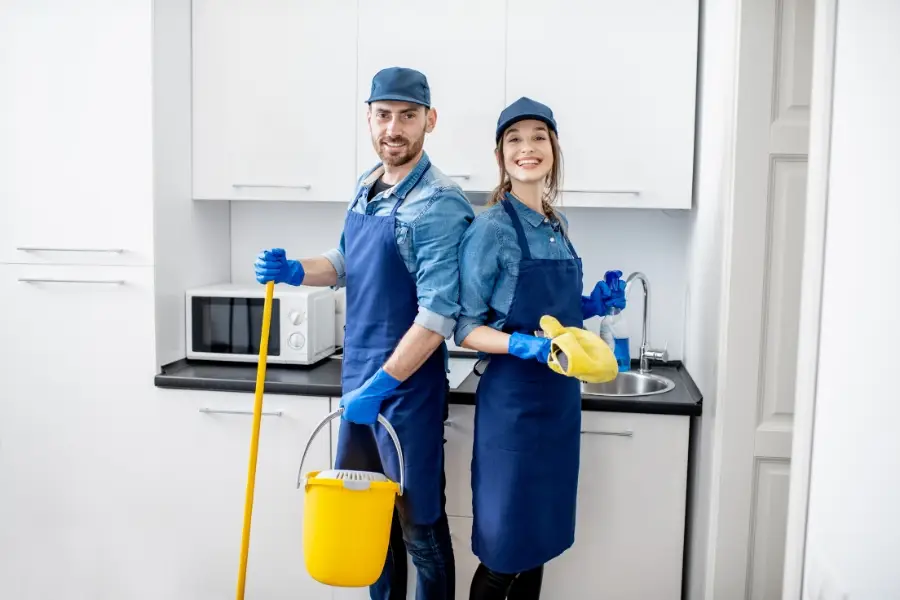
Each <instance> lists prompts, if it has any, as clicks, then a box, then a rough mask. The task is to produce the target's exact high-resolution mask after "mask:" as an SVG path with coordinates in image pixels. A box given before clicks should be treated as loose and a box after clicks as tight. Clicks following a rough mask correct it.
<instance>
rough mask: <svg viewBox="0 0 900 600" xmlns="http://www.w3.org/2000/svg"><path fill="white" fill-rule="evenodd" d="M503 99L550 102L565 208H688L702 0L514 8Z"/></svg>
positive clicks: (534, 2) (525, 0)
mask: <svg viewBox="0 0 900 600" xmlns="http://www.w3.org/2000/svg"><path fill="white" fill-rule="evenodd" d="M508 11H509V13H508V21H507V25H508V32H507V45H506V55H507V61H506V71H505V73H506V100H507V102H512V101H514V100H516V99H517V98H519V97H521V96H529V97H531V98H533V99H535V100H538V101H540V102H543V103H545V104H547V105H548V106H550V107H551V108H552V109H553V111H554V114H555V117H556V120H557V123H558V124H559V128H560V144H561V146H562V153H563V156H564V163H565V173H564V178H563V186H562V187H563V190H564V194H563V203H564V204H565V205H568V206H627V207H639V208H690V206H691V193H692V183H693V159H694V158H693V157H694V101H695V86H696V72H697V43H698V31H697V29H698V15H699V12H698V11H699V8H698V0H636V1H633V2H615V1H614V0H597V1H595V2H589V3H588V2H562V3H559V2H556V3H552V2H544V1H543V0H517V1H516V2H510V3H509V6H508Z"/></svg>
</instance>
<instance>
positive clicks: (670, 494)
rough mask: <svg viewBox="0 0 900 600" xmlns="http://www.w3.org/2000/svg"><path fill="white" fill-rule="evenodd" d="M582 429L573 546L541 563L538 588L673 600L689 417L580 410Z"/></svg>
mask: <svg viewBox="0 0 900 600" xmlns="http://www.w3.org/2000/svg"><path fill="white" fill-rule="evenodd" d="M582 431H583V433H582V439H581V448H582V450H581V471H580V479H579V491H578V517H577V518H578V521H577V526H576V536H575V545H574V546H573V547H572V548H570V549H569V551H567V552H566V553H564V554H563V555H562V556H560V557H559V558H557V559H555V560H553V561H551V562H550V563H549V564H548V565H547V568H546V571H545V574H544V589H546V590H548V593H549V590H553V596H554V597H559V598H578V597H583V595H584V594H585V590H591V593H593V594H595V595H597V596H598V597H603V598H607V597H608V598H616V599H617V600H645V599H647V598H653V599H654V600H669V599H671V600H677V599H680V598H681V575H682V554H683V547H684V519H685V509H686V493H687V461H688V437H689V418H688V417H682V416H668V415H650V414H625V413H603V412H583V413H582ZM648 573H652V576H648Z"/></svg>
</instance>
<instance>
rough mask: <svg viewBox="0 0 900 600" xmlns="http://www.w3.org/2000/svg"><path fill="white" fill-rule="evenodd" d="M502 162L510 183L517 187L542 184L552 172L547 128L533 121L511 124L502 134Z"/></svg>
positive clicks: (551, 148)
mask: <svg viewBox="0 0 900 600" xmlns="http://www.w3.org/2000/svg"><path fill="white" fill-rule="evenodd" d="M498 158H500V157H498ZM502 160H503V167H504V169H506V172H507V173H509V177H510V179H513V180H516V181H519V182H520V183H535V182H539V181H542V180H543V179H544V178H545V177H547V176H548V175H549V174H550V170H551V169H552V168H553V147H552V146H551V144H550V132H549V130H548V129H547V125H546V124H544V122H543V121H538V120H534V119H527V120H525V121H519V122H518V123H513V125H512V126H511V127H510V128H509V129H507V130H506V131H504V132H503V157H502Z"/></svg>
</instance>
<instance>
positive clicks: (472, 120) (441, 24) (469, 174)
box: [354, 0, 507, 191]
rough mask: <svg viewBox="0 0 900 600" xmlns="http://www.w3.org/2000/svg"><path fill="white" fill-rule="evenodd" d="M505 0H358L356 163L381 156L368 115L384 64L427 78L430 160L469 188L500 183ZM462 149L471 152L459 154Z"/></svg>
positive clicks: (367, 164) (364, 163)
mask: <svg viewBox="0 0 900 600" xmlns="http://www.w3.org/2000/svg"><path fill="white" fill-rule="evenodd" d="M506 4H507V3H506V2H504V0H429V1H428V2H418V1H415V0H387V1H383V2H360V3H359V67H358V69H359V71H358V73H359V74H358V78H359V80H358V92H357V96H358V97H357V102H356V104H355V105H354V108H355V110H356V112H357V114H359V118H358V127H357V135H358V142H357V143H358V151H357V155H358V162H357V166H358V168H359V170H360V171H363V170H365V169H367V168H369V167H371V166H373V165H374V164H375V163H376V162H377V161H378V156H377V155H376V154H375V151H374V149H373V148H372V141H371V136H370V134H369V127H368V123H367V121H366V118H365V104H363V103H364V102H365V100H366V98H368V97H369V90H370V88H371V85H372V77H373V76H374V75H375V73H377V72H378V71H379V70H381V69H383V68H385V67H392V66H403V67H410V68H414V69H418V70H420V71H422V72H423V73H424V74H425V76H426V77H427V78H428V83H429V86H430V88H431V99H432V103H433V104H434V107H435V109H436V110H437V115H438V119H437V126H436V127H435V130H434V132H433V133H432V134H430V135H428V136H427V137H426V141H425V151H426V152H427V153H428V155H429V156H430V157H431V159H432V163H433V164H434V165H435V166H436V167H437V168H439V169H440V170H441V171H443V172H444V173H445V174H446V175H449V176H451V177H453V179H454V180H455V181H456V182H457V183H459V184H460V186H462V188H463V189H464V190H482V191H484V190H491V189H493V188H494V186H496V185H497V183H498V182H499V171H498V167H497V163H496V161H495V160H494V154H493V150H494V129H495V128H496V125H497V117H498V115H499V114H500V111H501V110H503V106H504V93H503V91H504V86H505V82H504V76H503V73H504V52H505V47H504V46H505V44H504V30H505V9H506ZM461 148H464V149H466V150H465V151H460V149H461Z"/></svg>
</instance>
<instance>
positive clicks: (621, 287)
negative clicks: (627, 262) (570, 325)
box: [581, 271, 625, 319]
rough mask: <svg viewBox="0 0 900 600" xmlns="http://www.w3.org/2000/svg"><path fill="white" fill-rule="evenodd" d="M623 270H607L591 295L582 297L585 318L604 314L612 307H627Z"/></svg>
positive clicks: (582, 311)
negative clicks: (622, 278)
mask: <svg viewBox="0 0 900 600" xmlns="http://www.w3.org/2000/svg"><path fill="white" fill-rule="evenodd" d="M620 277H622V271H607V272H606V274H605V275H604V280H603V281H598V282H597V285H595V286H594V290H593V291H592V292H591V295H590V296H582V297H581V316H582V318H584V319H590V318H591V317H596V316H601V317H602V316H604V315H605V314H606V313H607V312H609V309H610V308H618V309H624V308H625V282H624V281H622V280H621V279H620Z"/></svg>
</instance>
